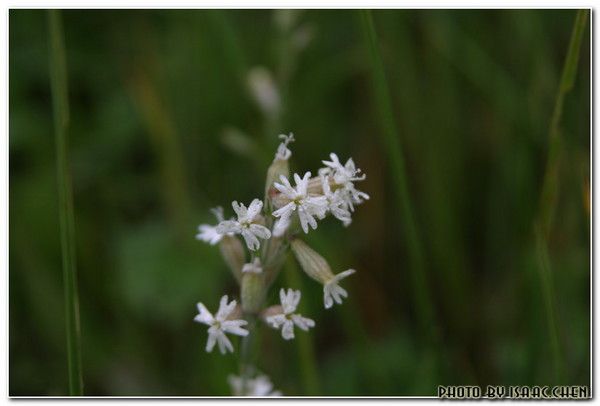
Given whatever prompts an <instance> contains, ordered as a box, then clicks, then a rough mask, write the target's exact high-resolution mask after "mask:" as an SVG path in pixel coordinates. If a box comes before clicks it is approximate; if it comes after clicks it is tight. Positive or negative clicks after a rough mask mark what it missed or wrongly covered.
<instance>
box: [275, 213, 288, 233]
mask: <svg viewBox="0 0 600 406" xmlns="http://www.w3.org/2000/svg"><path fill="white" fill-rule="evenodd" d="M289 226H290V216H289V215H288V216H282V217H280V218H279V220H277V221H276V222H275V225H274V226H273V237H276V238H279V237H281V236H282V235H283V234H285V232H286V231H287V229H288V227H289Z"/></svg>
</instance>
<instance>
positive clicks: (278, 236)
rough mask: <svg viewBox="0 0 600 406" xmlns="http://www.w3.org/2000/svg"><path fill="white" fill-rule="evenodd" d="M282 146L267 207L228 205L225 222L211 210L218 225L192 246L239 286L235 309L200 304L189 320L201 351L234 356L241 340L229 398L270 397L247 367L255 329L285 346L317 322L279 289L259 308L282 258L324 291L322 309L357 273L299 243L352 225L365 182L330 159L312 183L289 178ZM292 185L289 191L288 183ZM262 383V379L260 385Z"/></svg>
mask: <svg viewBox="0 0 600 406" xmlns="http://www.w3.org/2000/svg"><path fill="white" fill-rule="evenodd" d="M280 139H281V144H280V145H279V147H278V148H277V152H276V154H275V158H274V160H273V163H272V164H271V166H270V168H269V169H268V171H267V178H266V182H265V200H264V201H261V200H259V199H254V200H252V202H251V203H250V204H249V205H248V207H246V206H245V205H244V204H243V203H238V202H237V201H234V202H233V203H232V205H231V207H232V209H233V211H234V212H235V215H236V216H235V217H233V218H230V219H226V217H225V216H224V213H223V210H222V209H219V208H217V209H214V210H213V213H214V214H215V216H216V217H217V220H218V223H217V224H216V225H209V224H201V225H200V226H199V227H198V231H199V233H198V235H197V236H196V238H197V239H199V240H201V241H204V242H206V243H208V244H211V245H217V244H218V245H219V248H220V251H221V254H222V256H223V259H224V261H225V263H226V264H227V265H228V267H229V268H230V269H231V270H232V272H233V274H234V276H235V278H236V280H237V282H238V284H239V288H240V291H239V297H240V305H237V302H236V301H235V300H233V301H231V302H229V299H228V297H227V296H223V297H222V298H221V303H220V305H219V309H218V311H217V313H216V315H214V316H213V315H212V314H211V313H210V312H209V311H208V310H207V308H206V307H205V306H204V304H202V303H198V305H197V307H198V315H197V316H196V318H195V319H194V320H195V321H197V322H199V323H202V324H205V325H207V326H209V328H208V341H207V344H206V351H207V352H211V351H212V350H213V348H214V347H215V346H216V345H218V347H219V350H220V351H221V353H223V354H225V353H227V352H234V351H235V350H234V346H233V343H232V342H231V341H230V339H229V338H228V335H238V336H241V337H242V339H241V344H240V346H241V348H240V371H239V373H240V375H239V377H230V383H231V385H232V389H233V392H234V393H241V394H245V395H258V394H261V396H263V395H265V393H267V394H273V393H277V392H273V391H272V384H271V383H270V380H268V378H265V377H264V376H262V375H260V376H258V377H254V375H255V372H256V368H255V366H254V365H253V364H252V356H251V352H252V347H253V346H254V343H253V340H255V336H256V334H257V329H258V328H259V326H261V325H264V326H268V327H271V328H273V329H276V330H279V331H280V334H281V337H282V338H283V339H284V340H293V339H295V338H296V336H297V335H298V334H304V333H305V332H309V331H311V330H312V329H313V328H315V327H316V322H315V321H314V320H313V319H311V318H309V317H306V316H304V315H302V314H300V313H299V312H298V311H297V308H298V305H299V303H300V300H301V297H302V292H301V291H300V290H293V289H289V288H287V289H286V288H285V287H281V288H279V299H280V303H277V304H273V305H270V306H269V305H268V304H265V298H266V297H267V292H268V291H269V289H270V288H271V287H272V286H273V285H274V283H275V281H276V279H277V275H278V274H279V273H280V272H281V269H282V268H283V265H284V263H285V260H286V258H287V256H288V255H287V254H288V252H289V251H290V250H291V251H293V252H294V254H295V257H296V259H297V260H298V263H299V264H300V266H301V268H302V269H303V270H304V272H305V273H306V274H307V275H308V276H309V277H310V278H311V279H313V280H314V281H316V282H318V283H320V284H321V285H322V286H323V305H324V307H325V308H326V309H330V308H332V307H333V305H334V304H335V303H336V304H342V301H343V298H347V297H348V292H347V291H346V290H345V289H344V288H342V287H341V286H340V281H341V280H342V279H344V278H346V277H348V276H350V275H351V274H353V273H354V272H355V271H354V270H353V269H348V270H346V271H344V272H340V273H339V274H337V275H336V274H334V273H333V272H332V270H331V268H330V266H329V264H328V263H327V261H326V260H325V258H324V257H323V256H321V255H320V254H319V253H318V252H317V251H315V250H314V249H313V248H310V247H309V246H308V245H306V243H304V242H303V241H302V240H301V239H300V237H299V236H301V235H304V234H308V233H309V232H314V230H316V229H317V228H318V225H319V223H320V222H321V221H324V220H325V219H326V218H327V217H331V218H334V219H336V220H338V221H340V222H341V223H342V224H343V226H345V227H347V226H349V225H350V224H351V222H352V214H353V213H354V211H355V208H356V206H358V205H360V204H362V203H364V202H365V201H366V200H368V199H369V196H368V195H367V194H366V193H364V192H362V191H360V190H358V189H357V188H356V183H357V182H360V181H363V180H365V178H366V176H365V175H364V174H363V173H362V172H361V170H360V169H359V168H357V167H356V165H355V163H354V161H353V160H352V159H348V160H347V161H346V163H344V164H343V163H342V162H341V161H340V160H339V158H338V156H337V155H336V154H333V153H332V154H330V160H323V164H324V166H323V167H321V168H320V169H319V170H318V171H317V172H316V173H317V175H316V176H312V173H311V172H305V173H304V175H303V176H302V177H301V176H300V175H299V174H297V173H294V174H293V176H289V164H288V160H289V158H290V157H291V155H292V152H291V151H290V149H289V144H290V143H291V142H292V141H293V140H294V138H293V135H291V134H290V135H282V136H280ZM290 177H291V178H293V180H294V185H292V183H291V182H290V180H289V178H290ZM248 258H249V260H248ZM265 379H267V380H265Z"/></svg>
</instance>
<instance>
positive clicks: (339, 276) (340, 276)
mask: <svg viewBox="0 0 600 406" xmlns="http://www.w3.org/2000/svg"><path fill="white" fill-rule="evenodd" d="M355 272H356V270H354V269H348V270H345V271H344V272H340V273H339V274H337V275H335V276H334V280H335V281H336V282H339V281H341V280H342V279H344V278H347V277H348V276H350V275H352V274H353V273H355Z"/></svg>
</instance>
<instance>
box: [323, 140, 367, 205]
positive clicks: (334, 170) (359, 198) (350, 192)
mask: <svg viewBox="0 0 600 406" xmlns="http://www.w3.org/2000/svg"><path fill="white" fill-rule="evenodd" d="M329 157H330V158H331V161H322V162H323V164H325V168H322V169H321V171H320V173H321V174H322V175H329V174H331V175H332V177H333V181H334V182H335V184H336V185H339V186H341V188H340V190H341V191H342V197H343V199H344V200H345V202H346V204H347V205H348V207H349V208H350V210H351V211H354V204H360V203H362V202H364V201H365V200H369V195H368V194H366V193H364V192H361V191H360V190H358V189H356V187H355V186H354V182H358V181H362V180H365V179H366V177H367V175H365V174H364V173H363V174H361V172H362V171H361V170H360V169H359V168H357V167H356V165H355V164H354V160H353V159H352V158H350V159H348V160H347V161H346V164H345V165H342V163H341V162H340V160H339V158H338V156H337V155H336V154H334V153H333V152H332V153H331V154H329Z"/></svg>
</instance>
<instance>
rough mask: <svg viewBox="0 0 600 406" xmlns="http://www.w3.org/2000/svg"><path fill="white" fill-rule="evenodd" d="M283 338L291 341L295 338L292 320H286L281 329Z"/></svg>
mask: <svg viewBox="0 0 600 406" xmlns="http://www.w3.org/2000/svg"><path fill="white" fill-rule="evenodd" d="M281 336H282V337H283V338H284V339H285V340H291V339H292V338H294V323H292V321H291V320H286V321H285V323H284V324H283V328H282V329H281Z"/></svg>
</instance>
